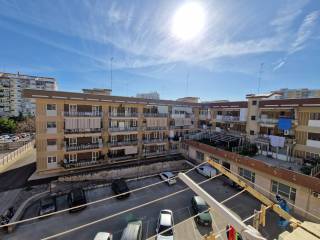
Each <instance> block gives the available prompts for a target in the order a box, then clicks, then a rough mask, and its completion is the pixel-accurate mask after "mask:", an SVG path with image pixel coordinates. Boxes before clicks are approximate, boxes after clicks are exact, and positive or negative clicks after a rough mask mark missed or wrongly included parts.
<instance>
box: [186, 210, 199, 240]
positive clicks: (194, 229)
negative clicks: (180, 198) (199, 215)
mask: <svg viewBox="0 0 320 240" xmlns="http://www.w3.org/2000/svg"><path fill="white" fill-rule="evenodd" d="M188 212H189V215H190V217H192V214H191V211H190V209H189V207H188ZM193 219H194V218H191V219H190V221H191V224H192V226H193V236H194V239H197V235H196V226H195V224H194V221H193Z"/></svg>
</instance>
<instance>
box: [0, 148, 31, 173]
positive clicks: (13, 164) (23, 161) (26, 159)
mask: <svg viewBox="0 0 320 240" xmlns="http://www.w3.org/2000/svg"><path fill="white" fill-rule="evenodd" d="M34 162H36V149H35V148H32V149H30V150H28V151H26V152H25V153H22V154H21V155H20V156H19V157H17V159H15V160H13V161H10V162H9V163H7V164H5V165H1V166H0V173H4V172H7V171H9V170H13V169H16V168H19V167H23V166H25V165H28V164H30V163H34Z"/></svg>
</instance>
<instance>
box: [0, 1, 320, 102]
mask: <svg viewBox="0 0 320 240" xmlns="http://www.w3.org/2000/svg"><path fill="white" fill-rule="evenodd" d="M190 2H191V0H185V1H184V0H161V1H156V0H145V1H143V0H130V1H129V0H126V1H124V0H115V1H111V0H55V1H52V0H32V1H25V0H0V71H4V72H18V71H19V72H20V73H22V74H32V75H39V76H48V77H54V78H56V79H57V82H58V88H59V90H61V91H81V89H82V88H93V87H97V88H111V87H112V91H113V95H117V96H119V95H120V96H135V95H136V94H137V93H141V92H150V91H157V92H159V93H160V97H161V98H162V99H176V98H179V97H185V96H197V97H200V100H202V101H207V100H221V99H228V100H243V99H245V95H246V94H248V93H258V92H260V93H261V92H268V91H270V90H276V89H280V88H320V1H318V0H309V1H308V0H294V1H292V0H288V1H287V0H268V1H256V0H242V1H238V0H224V1H221V0H207V1H201V0H195V1H192V2H197V4H198V5H199V6H200V7H201V9H202V10H203V16H202V17H203V19H204V26H203V28H202V29H201V31H200V32H199V33H198V35H197V36H196V37H195V38H193V39H191V40H187V41H185V40H183V39H180V38H177V36H176V34H175V33H174V32H173V24H174V19H175V16H176V13H177V11H178V10H179V9H181V7H182V6H185V5H186V4H189V3H190ZM185 20H186V21H187V24H189V25H190V26H191V25H192V23H193V21H194V19H190V18H189V19H185ZM187 27H189V26H187ZM111 63H112V64H111ZM111 65H112V79H113V80H112V84H111ZM259 79H260V80H259ZM259 82H260V84H259Z"/></svg>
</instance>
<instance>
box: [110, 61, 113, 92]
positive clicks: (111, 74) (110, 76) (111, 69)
mask: <svg viewBox="0 0 320 240" xmlns="http://www.w3.org/2000/svg"><path fill="white" fill-rule="evenodd" d="M112 61H113V57H111V58H110V82H111V91H112Z"/></svg>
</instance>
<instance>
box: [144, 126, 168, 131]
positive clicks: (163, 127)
mask: <svg viewBox="0 0 320 240" xmlns="http://www.w3.org/2000/svg"><path fill="white" fill-rule="evenodd" d="M142 130H146V131H160V130H168V127H167V126H155V127H147V126H146V127H143V128H142Z"/></svg>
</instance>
